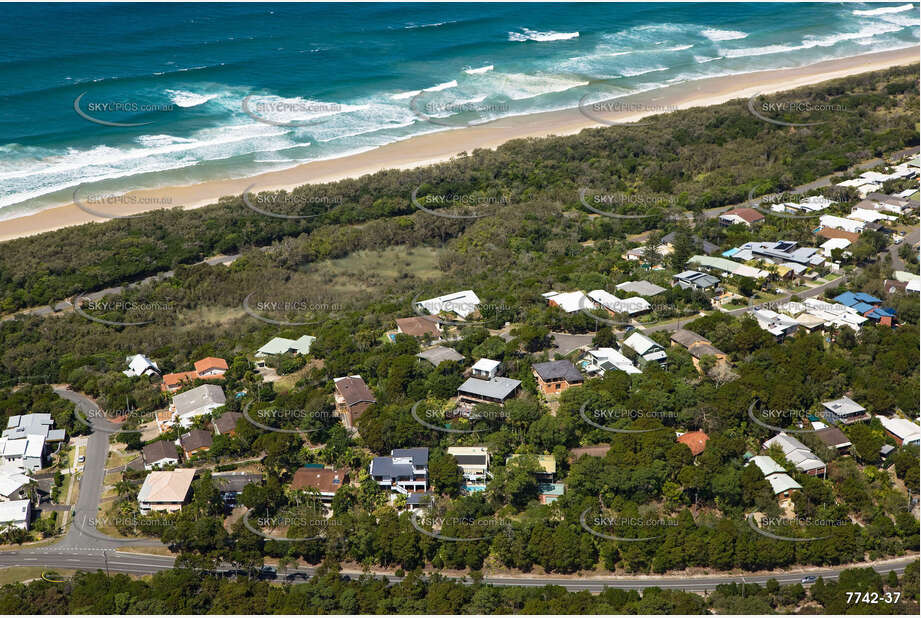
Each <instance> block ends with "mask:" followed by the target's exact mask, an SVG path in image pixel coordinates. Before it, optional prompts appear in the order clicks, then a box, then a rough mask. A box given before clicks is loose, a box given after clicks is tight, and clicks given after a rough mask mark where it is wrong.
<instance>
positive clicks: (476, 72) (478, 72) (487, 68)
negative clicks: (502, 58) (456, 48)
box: [464, 64, 493, 75]
mask: <svg viewBox="0 0 921 618" xmlns="http://www.w3.org/2000/svg"><path fill="white" fill-rule="evenodd" d="M492 70H493V65H491V64H488V65H486V66H485V67H480V68H478V69H464V73H466V74H467V75H481V74H483V73H489V72H490V71H492Z"/></svg>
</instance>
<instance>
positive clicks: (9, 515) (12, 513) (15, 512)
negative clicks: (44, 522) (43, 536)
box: [0, 500, 29, 523]
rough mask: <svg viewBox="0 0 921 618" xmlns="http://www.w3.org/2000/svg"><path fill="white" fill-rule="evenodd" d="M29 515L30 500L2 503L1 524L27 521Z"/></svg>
mask: <svg viewBox="0 0 921 618" xmlns="http://www.w3.org/2000/svg"><path fill="white" fill-rule="evenodd" d="M28 515H29V501H28V500H10V501H9V502H0V523H18V522H24V521H26V518H27V517H28Z"/></svg>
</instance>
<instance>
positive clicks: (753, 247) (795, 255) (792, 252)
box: [741, 240, 819, 264]
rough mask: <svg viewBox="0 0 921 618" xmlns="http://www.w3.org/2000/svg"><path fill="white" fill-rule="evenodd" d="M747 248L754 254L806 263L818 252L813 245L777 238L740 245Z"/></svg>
mask: <svg viewBox="0 0 921 618" xmlns="http://www.w3.org/2000/svg"><path fill="white" fill-rule="evenodd" d="M741 248H742V249H748V250H749V251H751V252H752V253H753V254H754V255H762V256H765V257H769V258H771V259H774V260H783V261H785V262H797V263H799V264H808V263H809V259H810V258H811V257H812V256H813V255H815V254H816V253H818V252H819V249H817V248H815V247H800V246H798V244H797V243H796V241H793V240H777V241H774V242H747V243H745V244H744V245H742V247H741Z"/></svg>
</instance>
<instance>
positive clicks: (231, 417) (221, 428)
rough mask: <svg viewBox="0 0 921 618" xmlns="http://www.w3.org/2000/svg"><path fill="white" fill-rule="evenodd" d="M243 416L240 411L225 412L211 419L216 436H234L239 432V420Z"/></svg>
mask: <svg viewBox="0 0 921 618" xmlns="http://www.w3.org/2000/svg"><path fill="white" fill-rule="evenodd" d="M241 418H243V415H242V414H241V413H240V412H224V413H223V414H221V415H220V416H219V417H217V418H216V419H214V420H212V421H211V427H212V428H213V429H214V435H216V436H232V435H235V434H236V433H237V422H238V421H239V420H240V419H241Z"/></svg>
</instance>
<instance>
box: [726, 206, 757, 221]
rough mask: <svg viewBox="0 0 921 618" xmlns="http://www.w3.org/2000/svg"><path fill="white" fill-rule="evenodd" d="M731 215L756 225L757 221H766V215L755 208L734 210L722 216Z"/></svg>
mask: <svg viewBox="0 0 921 618" xmlns="http://www.w3.org/2000/svg"><path fill="white" fill-rule="evenodd" d="M729 215H735V216H737V217H739V218H741V219H744V220H745V221H747V222H748V223H754V222H755V221H761V220H762V219H764V215H763V214H761V213H760V212H758V211H757V210H755V209H754V208H733V209H732V210H729V211H727V212H724V213H723V214H722V215H720V216H722V217H728V216H729Z"/></svg>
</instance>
